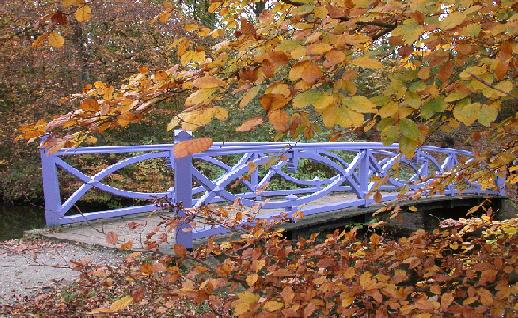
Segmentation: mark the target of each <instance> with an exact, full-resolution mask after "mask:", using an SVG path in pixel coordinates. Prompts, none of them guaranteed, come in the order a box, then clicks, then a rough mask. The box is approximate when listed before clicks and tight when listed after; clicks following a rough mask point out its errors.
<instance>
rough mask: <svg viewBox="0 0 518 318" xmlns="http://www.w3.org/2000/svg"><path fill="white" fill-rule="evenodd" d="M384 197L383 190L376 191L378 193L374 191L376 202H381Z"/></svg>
mask: <svg viewBox="0 0 518 318" xmlns="http://www.w3.org/2000/svg"><path fill="white" fill-rule="evenodd" d="M382 199H383V196H382V195H381V192H379V191H376V193H374V202H376V203H380V202H381V200H382Z"/></svg>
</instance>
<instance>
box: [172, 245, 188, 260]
mask: <svg viewBox="0 0 518 318" xmlns="http://www.w3.org/2000/svg"><path fill="white" fill-rule="evenodd" d="M173 250H174V254H175V255H176V256H178V257H180V258H184V257H185V256H186V255H187V250H186V249H185V246H183V245H181V244H175V245H174V247H173Z"/></svg>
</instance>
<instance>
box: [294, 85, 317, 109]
mask: <svg viewBox="0 0 518 318" xmlns="http://www.w3.org/2000/svg"><path fill="white" fill-rule="evenodd" d="M322 96H323V93H322V92H320V91H317V90H314V89H313V90H309V91H305V92H303V93H300V94H298V95H297V96H295V98H293V107H294V108H304V107H306V106H309V105H315V104H316V103H317V102H318V100H319V99H320V98H322Z"/></svg>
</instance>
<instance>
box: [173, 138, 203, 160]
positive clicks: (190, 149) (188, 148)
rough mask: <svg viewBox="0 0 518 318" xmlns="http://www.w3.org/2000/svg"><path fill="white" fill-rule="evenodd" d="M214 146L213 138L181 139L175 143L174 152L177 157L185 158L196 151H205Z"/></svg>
mask: <svg viewBox="0 0 518 318" xmlns="http://www.w3.org/2000/svg"><path fill="white" fill-rule="evenodd" d="M210 146H212V138H196V139H193V140H186V141H180V142H179V143H177V144H176V145H174V148H173V153H174V157H175V158H183V157H187V156H190V155H192V154H195V153H199V152H203V151H205V150H207V149H209V148H210Z"/></svg>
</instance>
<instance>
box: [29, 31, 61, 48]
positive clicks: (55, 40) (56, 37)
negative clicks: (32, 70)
mask: <svg viewBox="0 0 518 318" xmlns="http://www.w3.org/2000/svg"><path fill="white" fill-rule="evenodd" d="M48 41H49V45H50V46H52V47H55V48H60V47H63V45H64V44H65V38H63V36H62V35H61V34H59V33H56V32H51V33H50V34H49V35H48ZM33 46H35V47H36V46H37V44H36V45H34V43H33Z"/></svg>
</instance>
